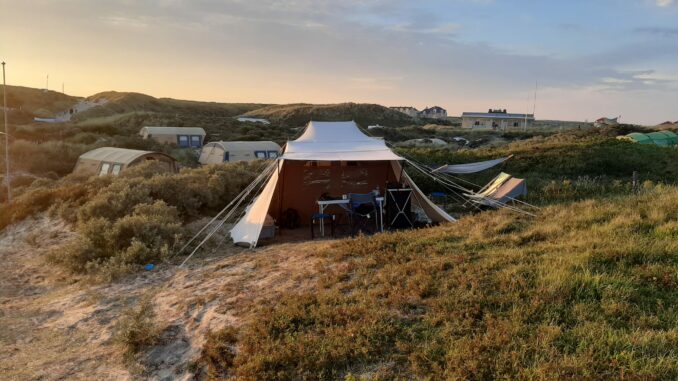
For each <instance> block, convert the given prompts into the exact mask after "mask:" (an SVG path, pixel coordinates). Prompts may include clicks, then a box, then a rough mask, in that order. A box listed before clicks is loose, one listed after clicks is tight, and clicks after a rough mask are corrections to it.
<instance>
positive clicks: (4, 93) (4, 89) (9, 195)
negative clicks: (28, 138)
mask: <svg viewBox="0 0 678 381" xmlns="http://www.w3.org/2000/svg"><path fill="white" fill-rule="evenodd" d="M2 113H3V114H4V117H5V118H4V119H5V181H6V182H7V203H8V204H9V203H11V202H12V185H11V177H10V174H9V124H8V123H7V83H6V82H5V61H3V62H2Z"/></svg>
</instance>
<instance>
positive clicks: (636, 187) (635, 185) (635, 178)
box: [633, 171, 640, 194]
mask: <svg viewBox="0 0 678 381" xmlns="http://www.w3.org/2000/svg"><path fill="white" fill-rule="evenodd" d="M639 190H640V184H638V171H633V193H635V194H638V191H639Z"/></svg>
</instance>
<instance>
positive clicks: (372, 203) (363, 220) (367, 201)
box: [347, 193, 379, 234]
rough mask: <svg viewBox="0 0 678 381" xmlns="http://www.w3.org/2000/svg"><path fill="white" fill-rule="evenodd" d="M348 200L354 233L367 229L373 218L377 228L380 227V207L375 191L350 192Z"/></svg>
mask: <svg viewBox="0 0 678 381" xmlns="http://www.w3.org/2000/svg"><path fill="white" fill-rule="evenodd" d="M348 201H349V202H348V210H347V214H348V218H349V221H350V224H351V232H352V234H356V233H358V232H359V231H361V230H364V229H366V228H367V226H368V225H369V224H370V220H371V219H372V218H374V226H375V229H379V225H378V219H377V212H378V208H377V201H376V200H375V196H374V193H367V194H361V193H349V194H348ZM356 228H357V229H356ZM374 231H376V230H374ZM374 231H371V232H374Z"/></svg>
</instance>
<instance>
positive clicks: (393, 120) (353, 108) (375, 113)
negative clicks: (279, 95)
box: [245, 103, 415, 127]
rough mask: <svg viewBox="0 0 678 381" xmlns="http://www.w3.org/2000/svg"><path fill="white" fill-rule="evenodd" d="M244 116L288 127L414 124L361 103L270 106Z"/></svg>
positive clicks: (381, 107)
mask: <svg viewBox="0 0 678 381" xmlns="http://www.w3.org/2000/svg"><path fill="white" fill-rule="evenodd" d="M245 115H247V116H251V117H258V118H266V119H270V120H272V121H275V122H279V123H281V124H283V125H288V126H303V125H305V124H306V123H308V122H309V121H311V120H317V121H338V120H343V121H346V120H354V121H355V122H356V123H358V124H360V125H361V126H363V127H367V126H368V125H373V124H380V125H382V126H389V127H401V126H408V125H412V124H415V121H414V120H413V119H412V118H411V117H409V116H407V115H405V114H403V113H401V112H398V111H395V110H391V109H389V108H388V107H384V106H380V105H375V104H362V103H339V104H329V105H311V104H303V103H299V104H289V105H274V106H268V107H263V108H259V109H256V110H253V111H250V112H248V113H247V114H245Z"/></svg>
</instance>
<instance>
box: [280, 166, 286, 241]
mask: <svg viewBox="0 0 678 381" xmlns="http://www.w3.org/2000/svg"><path fill="white" fill-rule="evenodd" d="M283 163H284V161H283V160H280V164H278V178H279V179H280V188H279V189H278V224H280V222H281V221H280V220H282V200H283V195H284V191H285V172H283V171H282V170H281V169H280V167H282V166H283ZM281 172H282V175H281V174H280V173H281ZM281 228H282V226H281ZM282 231H283V229H279V231H278V232H279V233H280V235H282Z"/></svg>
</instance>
